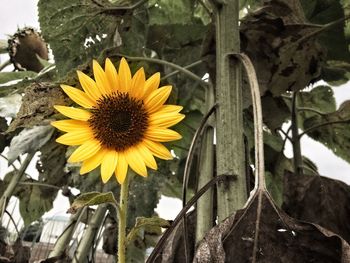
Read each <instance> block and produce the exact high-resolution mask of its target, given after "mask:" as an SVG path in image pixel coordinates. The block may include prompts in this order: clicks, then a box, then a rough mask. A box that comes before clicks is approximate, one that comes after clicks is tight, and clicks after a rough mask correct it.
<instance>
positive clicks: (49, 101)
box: [7, 82, 68, 132]
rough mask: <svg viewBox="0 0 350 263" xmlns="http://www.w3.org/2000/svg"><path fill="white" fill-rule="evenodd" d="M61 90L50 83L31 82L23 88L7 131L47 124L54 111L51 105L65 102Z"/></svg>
mask: <svg viewBox="0 0 350 263" xmlns="http://www.w3.org/2000/svg"><path fill="white" fill-rule="evenodd" d="M61 90H62V89H61V88H60V87H59V86H58V85H55V84H51V83H45V82H44V83H33V84H31V85H30V86H29V87H28V88H27V89H26V90H25V94H24V97H23V98H22V105H21V107H20V109H19V111H18V113H17V116H16V118H15V119H14V121H13V122H12V123H11V124H10V127H9V128H8V130H7V132H12V131H14V130H16V129H17V128H31V127H33V126H35V125H43V124H45V123H46V124H48V122H49V121H48V119H49V117H50V116H52V115H53V114H55V113H56V111H55V109H54V108H53V105H56V104H57V105H66V104H67V101H68V99H67V97H66V96H65V95H64V94H63V92H62V91H61Z"/></svg>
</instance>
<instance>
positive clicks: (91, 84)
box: [77, 71, 101, 101]
mask: <svg viewBox="0 0 350 263" xmlns="http://www.w3.org/2000/svg"><path fill="white" fill-rule="evenodd" d="M77 73H78V78H79V82H80V84H81V86H82V88H83V90H84V91H85V93H86V94H87V95H88V96H89V97H90V98H91V99H92V100H93V101H97V100H98V99H99V98H100V97H101V92H100V91H99V90H98V88H97V85H96V82H95V81H94V80H93V79H92V78H90V77H89V76H88V75H85V74H84V73H83V72H81V71H77Z"/></svg>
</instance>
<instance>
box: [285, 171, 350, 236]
mask: <svg viewBox="0 0 350 263" xmlns="http://www.w3.org/2000/svg"><path fill="white" fill-rule="evenodd" d="M284 188H285V191H284V203H283V209H284V211H286V212H287V213H288V214H289V215H290V216H293V217H295V218H297V219H300V220H303V221H307V222H313V223H316V224H319V225H320V226H322V227H325V228H327V229H329V230H331V231H333V232H334V233H336V234H338V235H340V236H341V237H343V238H344V239H345V240H346V241H347V242H349V241H350V226H349V224H348V218H349V216H350V206H349V205H350V186H348V185H346V184H345V183H343V182H341V181H338V180H334V179H330V178H326V177H323V176H320V175H312V176H310V175H302V176H300V175H298V176H297V175H295V174H293V173H291V172H286V174H285V176H284Z"/></svg>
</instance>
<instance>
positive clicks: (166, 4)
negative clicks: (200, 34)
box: [148, 0, 193, 25]
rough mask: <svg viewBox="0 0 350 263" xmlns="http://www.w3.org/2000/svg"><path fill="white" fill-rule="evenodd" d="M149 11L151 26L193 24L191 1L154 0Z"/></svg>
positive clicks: (150, 3)
mask: <svg viewBox="0 0 350 263" xmlns="http://www.w3.org/2000/svg"><path fill="white" fill-rule="evenodd" d="M149 5H150V8H149V9H148V12H149V16H150V21H149V23H150V25H164V24H173V23H178V24H183V25H186V24H188V23H191V20H192V19H193V18H192V8H193V7H192V1H190V0H178V1H168V0H160V1H159V0H152V1H149Z"/></svg>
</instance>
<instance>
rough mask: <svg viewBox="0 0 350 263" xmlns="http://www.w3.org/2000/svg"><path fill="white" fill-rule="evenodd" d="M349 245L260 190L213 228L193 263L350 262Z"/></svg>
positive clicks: (203, 241) (199, 248)
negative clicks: (296, 216)
mask: <svg viewBox="0 0 350 263" xmlns="http://www.w3.org/2000/svg"><path fill="white" fill-rule="evenodd" d="M349 253H350V247H349V244H348V243H347V242H346V241H345V240H344V239H342V238H341V237H339V236H338V235H336V234H334V233H332V232H330V231H328V230H326V229H324V228H322V227H321V226H318V225H316V224H311V223H306V222H301V221H298V220H295V219H293V218H291V217H289V216H288V215H286V214H285V213H284V212H283V211H281V210H279V209H278V208H277V207H276V205H275V204H274V202H273V201H272V199H271V197H270V195H269V194H268V193H267V192H266V191H264V190H258V191H257V192H256V193H255V195H254V196H253V198H252V199H251V200H250V202H249V203H248V205H247V207H246V208H245V209H242V210H238V211H237V212H236V213H234V214H233V215H231V216H230V217H228V218H227V219H225V220H224V221H223V222H222V223H221V224H220V225H218V226H216V227H214V228H213V229H212V230H211V231H210V232H209V234H208V235H207V236H205V238H204V239H203V240H202V242H201V243H200V245H199V247H198V249H197V252H196V255H195V260H194V262H201V263H204V262H208V263H209V262H217V263H219V262H220V263H221V262H222V263H224V262H240V263H243V262H253V263H254V262H261V263H271V262H282V263H284V262H286V263H287V262H288V263H289V262H291V260H292V261H293V262H318V263H323V262H324V263H326V262H327V263H329V262H339V263H348V262H350V257H349Z"/></svg>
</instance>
